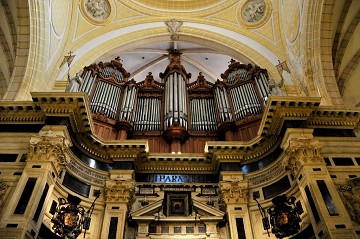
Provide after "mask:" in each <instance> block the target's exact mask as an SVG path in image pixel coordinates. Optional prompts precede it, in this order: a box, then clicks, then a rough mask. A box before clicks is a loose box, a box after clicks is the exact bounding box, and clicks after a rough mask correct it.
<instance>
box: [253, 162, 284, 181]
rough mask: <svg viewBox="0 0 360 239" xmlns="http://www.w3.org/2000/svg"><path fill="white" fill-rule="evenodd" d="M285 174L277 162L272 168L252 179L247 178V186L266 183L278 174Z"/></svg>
mask: <svg viewBox="0 0 360 239" xmlns="http://www.w3.org/2000/svg"><path fill="white" fill-rule="evenodd" d="M282 173H285V167H284V165H283V164H282V162H281V161H279V162H277V163H276V164H275V165H274V166H273V167H271V168H270V169H269V170H267V171H265V172H261V174H259V175H257V176H253V177H249V178H248V180H249V185H251V186H257V185H259V184H262V183H265V182H268V181H270V180H272V179H274V178H276V177H277V176H279V175H280V174H282Z"/></svg>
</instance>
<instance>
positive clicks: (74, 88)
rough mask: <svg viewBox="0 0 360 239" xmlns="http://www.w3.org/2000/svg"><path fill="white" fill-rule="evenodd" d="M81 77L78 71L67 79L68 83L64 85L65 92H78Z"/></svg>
mask: <svg viewBox="0 0 360 239" xmlns="http://www.w3.org/2000/svg"><path fill="white" fill-rule="evenodd" d="M82 81H83V79H82V78H81V76H80V74H79V73H76V75H75V77H74V78H72V79H70V80H69V84H68V86H67V87H66V92H78V91H79V88H80V86H81V84H82Z"/></svg>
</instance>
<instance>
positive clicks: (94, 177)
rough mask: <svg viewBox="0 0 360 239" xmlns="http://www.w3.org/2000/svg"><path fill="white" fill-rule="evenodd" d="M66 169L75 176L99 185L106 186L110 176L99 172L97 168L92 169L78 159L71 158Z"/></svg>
mask: <svg viewBox="0 0 360 239" xmlns="http://www.w3.org/2000/svg"><path fill="white" fill-rule="evenodd" d="M66 170H67V171H69V172H70V173H71V174H72V175H75V177H80V178H82V179H85V180H86V181H89V182H91V183H93V184H95V185H98V186H105V181H106V179H107V178H108V177H107V176H105V175H102V174H100V173H97V172H96V171H95V170H90V169H88V168H87V167H85V166H84V165H81V164H80V163H79V162H77V160H70V162H69V163H68V164H67V165H66Z"/></svg>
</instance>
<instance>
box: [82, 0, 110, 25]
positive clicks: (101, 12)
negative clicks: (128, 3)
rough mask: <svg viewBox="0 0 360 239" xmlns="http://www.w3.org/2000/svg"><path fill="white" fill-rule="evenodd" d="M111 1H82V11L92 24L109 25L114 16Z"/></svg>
mask: <svg viewBox="0 0 360 239" xmlns="http://www.w3.org/2000/svg"><path fill="white" fill-rule="evenodd" d="M111 5H112V4H111V2H109V0H82V1H81V11H82V13H83V15H84V16H85V17H86V18H87V19H88V20H89V21H90V22H92V23H95V24H102V23H107V22H109V20H110V16H111V15H112V11H111V9H112V6H111Z"/></svg>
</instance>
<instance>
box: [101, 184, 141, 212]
mask: <svg viewBox="0 0 360 239" xmlns="http://www.w3.org/2000/svg"><path fill="white" fill-rule="evenodd" d="M134 195H135V181H134V180H129V179H128V180H120V179H109V180H106V186H105V199H106V201H107V202H120V203H127V204H128V207H130V205H132V203H133V202H134V200H135V197H134Z"/></svg>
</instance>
